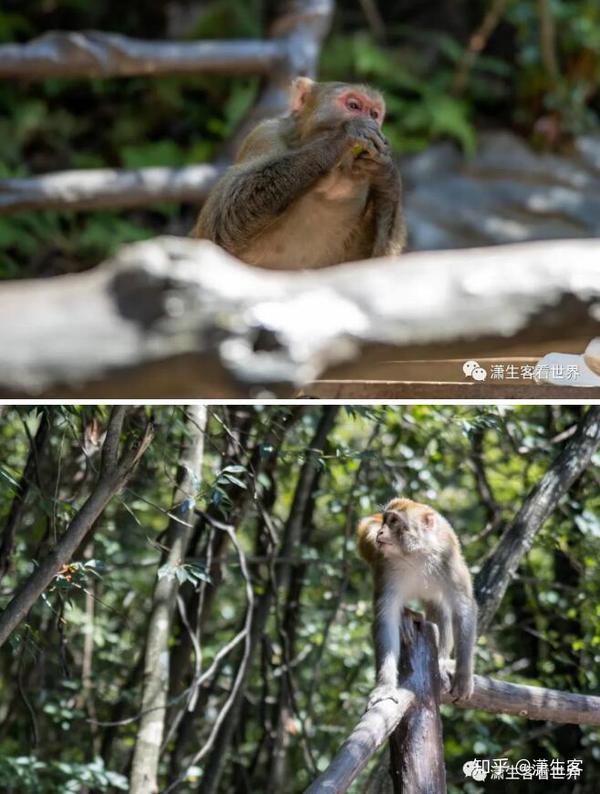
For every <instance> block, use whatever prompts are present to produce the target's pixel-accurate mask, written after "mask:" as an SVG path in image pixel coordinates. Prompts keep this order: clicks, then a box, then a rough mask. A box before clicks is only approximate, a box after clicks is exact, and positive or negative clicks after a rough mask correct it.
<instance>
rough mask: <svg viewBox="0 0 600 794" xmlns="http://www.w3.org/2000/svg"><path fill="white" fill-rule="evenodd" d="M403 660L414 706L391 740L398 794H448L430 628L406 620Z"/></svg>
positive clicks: (402, 672)
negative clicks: (409, 679)
mask: <svg viewBox="0 0 600 794" xmlns="http://www.w3.org/2000/svg"><path fill="white" fill-rule="evenodd" d="M400 658H401V664H400V677H401V679H402V678H404V676H410V678H411V681H412V684H413V691H414V692H415V695H416V700H415V701H414V703H413V704H412V706H411V708H410V709H409V710H408V711H407V712H406V714H405V715H404V717H403V719H402V720H401V722H400V724H399V725H398V727H397V728H396V729H395V730H394V732H393V733H392V735H391V736H390V740H389V742H390V775H391V777H392V785H393V789H394V794H444V792H445V791H446V770H445V768H444V744H443V736H442V721H441V719H440V710H439V706H440V689H441V682H440V671H439V666H438V658H437V644H436V639H435V630H434V627H433V625H432V624H431V623H428V622H426V621H424V620H418V621H417V620H414V618H413V617H411V616H409V615H408V614H406V613H405V614H404V615H403V616H402V650H401V654H400Z"/></svg>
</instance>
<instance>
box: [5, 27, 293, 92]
mask: <svg viewBox="0 0 600 794" xmlns="http://www.w3.org/2000/svg"><path fill="white" fill-rule="evenodd" d="M287 57H288V47H287V46H286V43H285V42H284V41H251V40H248V41H234V40H231V41H142V40H140V39H132V38H129V37H128V36H122V35H120V34H118V33H102V32H100V31H96V30H92V31H81V32H80V31H72V32H67V31H65V32H63V31H51V32H49V33H46V34H44V35H43V36H40V37H39V38H37V39H34V40H33V41H30V42H28V43H27V44H0V78H22V79H27V80H46V79H47V78H49V77H133V76H135V75H160V74H214V73H221V74H262V75H268V74H269V73H270V72H271V71H273V70H274V69H278V68H280V67H281V65H282V64H283V63H284V62H285V60H286V58H287Z"/></svg>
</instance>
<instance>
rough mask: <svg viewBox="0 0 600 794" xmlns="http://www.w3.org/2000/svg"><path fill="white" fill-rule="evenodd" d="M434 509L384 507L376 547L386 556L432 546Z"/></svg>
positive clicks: (434, 531) (433, 542) (402, 555)
mask: <svg viewBox="0 0 600 794" xmlns="http://www.w3.org/2000/svg"><path fill="white" fill-rule="evenodd" d="M435 539H436V518H435V512H434V511H433V510H430V509H427V508H424V507H423V508H421V506H420V505H419V506H417V505H415V506H414V507H409V508H407V509H404V510H386V511H385V512H384V514H383V518H382V523H381V527H380V529H379V531H378V532H377V535H376V539H375V540H376V543H377V550H378V551H379V553H380V554H382V555H383V556H384V557H387V558H393V557H405V556H406V555H407V554H414V553H416V552H420V551H427V550H429V549H430V548H431V547H432V545H435Z"/></svg>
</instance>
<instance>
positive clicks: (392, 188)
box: [192, 77, 405, 269]
mask: <svg viewBox="0 0 600 794" xmlns="http://www.w3.org/2000/svg"><path fill="white" fill-rule="evenodd" d="M384 115H385V104H384V101H383V97H382V96H381V94H379V92H377V91H374V90H373V89H371V88H368V87H366V86H363V85H350V84H348V83H317V82H313V81H312V80H310V79H309V78H308V77H299V78H297V79H296V80H294V82H293V83H292V91H291V101H290V107H289V111H288V113H287V114H286V115H285V116H281V117H279V118H275V119H269V120H267V121H263V122H262V123H260V124H259V125H258V126H257V127H256V128H255V129H254V130H252V132H250V134H249V135H248V136H247V138H246V139H245V140H244V142H243V143H242V146H241V148H240V151H239V154H238V157H237V160H236V163H235V164H234V165H233V166H231V168H229V169H228V170H227V171H226V173H225V175H224V176H223V178H222V179H221V180H220V181H219V182H218V183H217V185H215V187H214V189H213V190H212V192H211V193H210V195H209V197H208V199H207V200H206V203H205V204H204V206H203V207H202V210H201V212H200V215H199V217H198V222H197V223H196V226H195V228H194V229H193V231H192V236H193V237H200V238H205V239H208V240H212V241H213V242H215V243H218V244H219V245H220V246H222V247H223V248H225V249H226V250H227V251H229V252H230V253H231V254H234V255H235V256H237V257H239V258H240V259H243V260H244V261H245V262H248V263H250V264H252V265H258V266H260V267H266V268H273V269H300V268H317V267H325V266H327V265H335V264H338V263H340V262H346V261H350V260H354V259H366V258H369V257H373V256H387V255H390V254H399V253H400V252H401V251H402V248H403V245H404V241H405V228H404V219H403V215H402V206H401V199H402V185H401V181H400V175H399V173H398V170H397V168H396V166H395V164H394V161H393V160H392V157H391V154H390V150H389V146H388V144H387V141H386V139H385V138H384V137H383V135H382V133H381V130H380V128H381V124H382V122H383V118H384Z"/></svg>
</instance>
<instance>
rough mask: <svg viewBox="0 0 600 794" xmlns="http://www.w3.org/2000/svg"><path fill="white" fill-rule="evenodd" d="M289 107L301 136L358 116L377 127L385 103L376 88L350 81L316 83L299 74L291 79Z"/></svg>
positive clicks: (380, 123)
mask: <svg viewBox="0 0 600 794" xmlns="http://www.w3.org/2000/svg"><path fill="white" fill-rule="evenodd" d="M290 110H291V111H292V114H293V115H294V116H295V118H296V119H297V122H298V126H299V128H300V132H301V135H302V137H304V138H306V137H309V136H310V135H312V134H313V133H315V132H318V131H319V130H323V129H327V128H332V127H337V126H339V125H341V124H343V123H344V122H346V121H349V120H350V119H362V120H364V121H365V122H367V123H368V124H373V125H375V126H376V127H377V128H380V127H381V125H382V124H383V118H384V116H385V103H384V101H383V97H382V96H381V94H380V93H379V92H378V91H374V90H373V89H371V88H369V87H368V86H364V85H353V84H351V83H335V82H329V83H317V82H315V81H313V80H310V79H309V78H308V77H299V78H297V79H296V80H294V82H293V83H292V91H291V101H290Z"/></svg>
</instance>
